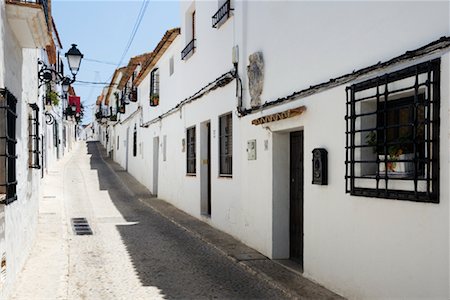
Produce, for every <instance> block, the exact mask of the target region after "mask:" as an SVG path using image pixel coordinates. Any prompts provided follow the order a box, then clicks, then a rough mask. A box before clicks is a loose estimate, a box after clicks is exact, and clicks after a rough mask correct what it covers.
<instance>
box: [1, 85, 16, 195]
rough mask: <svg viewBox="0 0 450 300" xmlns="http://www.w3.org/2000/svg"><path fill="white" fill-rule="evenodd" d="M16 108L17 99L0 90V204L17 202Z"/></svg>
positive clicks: (4, 90) (6, 91)
mask: <svg viewBox="0 0 450 300" xmlns="http://www.w3.org/2000/svg"><path fill="white" fill-rule="evenodd" d="M16 106H17V99H16V98H15V97H14V95H13V94H11V93H10V92H9V91H8V90H7V89H0V194H3V195H5V196H3V197H2V200H1V201H0V203H2V204H10V203H12V202H14V201H15V200H17V193H16V186H17V179H16V160H17V155H16V144H17V140H16V119H17V114H16Z"/></svg>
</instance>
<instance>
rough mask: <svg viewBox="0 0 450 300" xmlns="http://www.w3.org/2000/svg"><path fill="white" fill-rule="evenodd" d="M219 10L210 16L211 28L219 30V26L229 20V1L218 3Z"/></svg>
mask: <svg viewBox="0 0 450 300" xmlns="http://www.w3.org/2000/svg"><path fill="white" fill-rule="evenodd" d="M219 4H220V7H219V10H217V12H216V13H215V14H214V15H213V16H212V27H213V28H219V27H220V25H222V24H223V23H225V21H226V20H228V19H229V18H230V13H231V11H232V10H233V9H232V8H231V0H225V1H223V0H221V1H219Z"/></svg>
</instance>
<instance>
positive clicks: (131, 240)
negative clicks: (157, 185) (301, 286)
mask: <svg viewBox="0 0 450 300" xmlns="http://www.w3.org/2000/svg"><path fill="white" fill-rule="evenodd" d="M98 147H99V145H98V144H97V143H87V144H84V143H79V144H78V145H77V149H75V151H73V154H71V155H68V156H67V158H65V159H63V160H62V161H60V162H59V163H58V164H57V165H56V167H55V168H54V169H53V170H51V171H50V172H49V173H50V174H49V176H48V180H47V181H45V182H44V192H43V193H44V194H43V198H42V205H41V208H40V224H39V229H38V237H37V241H36V244H35V247H34V248H33V250H32V253H31V255H30V258H29V260H28V261H27V263H26V265H25V269H24V270H23V272H22V274H21V277H20V279H19V283H18V284H17V286H16V289H15V292H14V293H13V296H12V299H44V298H48V297H49V296H50V295H51V296H52V297H54V298H59V299H150V298H152V299H153V298H190V299H201V298H266V299H268V298H270V299H275V298H285V297H286V296H285V295H283V294H282V293H281V292H280V291H279V290H277V289H273V288H271V287H270V286H269V285H268V284H267V283H265V282H263V281H261V280H259V279H257V278H256V277H253V276H252V275H251V274H250V273H248V272H246V271H245V270H244V269H243V268H241V267H239V266H238V265H237V264H235V263H233V262H232V261H230V260H229V259H227V258H226V257H225V256H224V255H222V254H221V253H219V252H218V251H217V250H215V249H214V248H212V247H211V246H209V245H208V244H205V243H204V242H202V241H201V240H199V239H198V238H196V237H194V236H192V235H191V234H190V233H188V232H186V231H185V230H183V229H181V228H179V227H178V226H176V225H175V224H174V223H172V222H170V221H169V220H167V219H166V218H164V217H162V216H161V215H160V214H158V213H156V212H155V211H153V210H152V209H151V208H150V207H149V206H147V205H145V204H144V203H143V202H141V201H139V200H138V199H137V198H136V197H134V196H133V194H132V193H130V191H129V190H128V189H127V187H126V186H124V185H123V183H122V182H121V181H120V179H119V178H118V177H117V175H116V174H115V173H114V172H112V170H111V169H110V167H109V166H108V165H107V164H106V163H105V162H104V161H103V159H102V157H101V156H100V152H99V149H98ZM80 217H81V218H86V219H87V221H88V222H89V224H90V226H91V228H92V231H93V235H80V236H77V235H75V234H74V232H73V230H72V227H71V218H80ZM43 269H45V270H46V272H42V270H43Z"/></svg>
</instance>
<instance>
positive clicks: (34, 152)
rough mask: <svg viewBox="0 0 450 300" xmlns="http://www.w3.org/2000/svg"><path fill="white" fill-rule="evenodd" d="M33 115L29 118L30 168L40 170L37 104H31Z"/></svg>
mask: <svg viewBox="0 0 450 300" xmlns="http://www.w3.org/2000/svg"><path fill="white" fill-rule="evenodd" d="M29 106H30V108H31V114H30V115H29V117H28V152H29V159H28V167H29V168H31V169H40V168H41V165H40V161H39V156H40V153H41V151H40V150H39V141H40V136H39V125H40V123H39V106H37V104H36V103H32V104H29Z"/></svg>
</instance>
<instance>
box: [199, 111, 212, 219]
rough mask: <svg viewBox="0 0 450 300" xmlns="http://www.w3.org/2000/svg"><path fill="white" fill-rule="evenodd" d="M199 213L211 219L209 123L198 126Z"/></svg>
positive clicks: (208, 121)
mask: <svg viewBox="0 0 450 300" xmlns="http://www.w3.org/2000/svg"><path fill="white" fill-rule="evenodd" d="M199 144H200V196H201V197H200V198H201V199H200V213H201V214H202V215H204V216H206V217H211V212H212V210H211V207H212V205H211V201H212V199H211V194H212V193H211V121H210V120H207V121H205V122H202V123H201V124H200V143H199Z"/></svg>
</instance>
